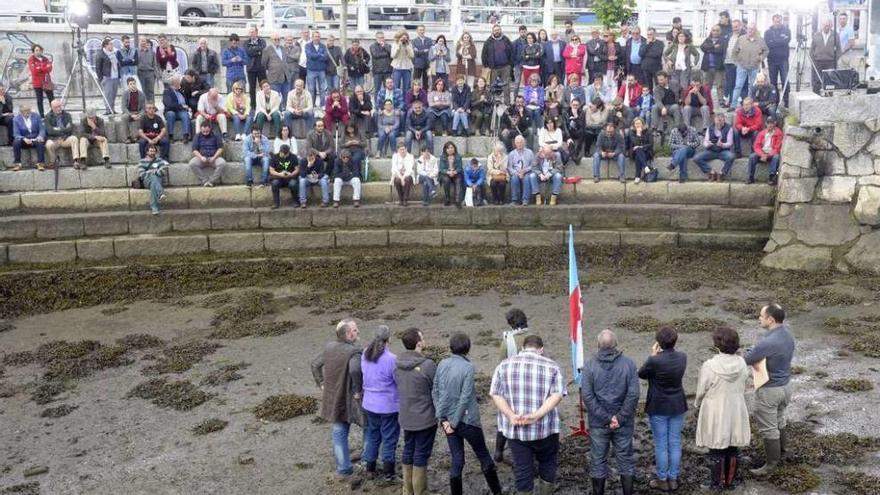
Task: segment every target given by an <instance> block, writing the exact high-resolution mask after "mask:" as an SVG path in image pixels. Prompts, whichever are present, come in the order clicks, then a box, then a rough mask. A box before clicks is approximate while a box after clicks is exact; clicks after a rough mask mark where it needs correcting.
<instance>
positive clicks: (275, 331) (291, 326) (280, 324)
mask: <svg viewBox="0 0 880 495" xmlns="http://www.w3.org/2000/svg"><path fill="white" fill-rule="evenodd" d="M299 326H300V325H299V323H297V322H295V321H286V320H285V321H265V320H257V321H250V322H239V323H226V324H223V325H221V326H220V327H218V328H217V329H216V330H214V331H213V332H211V333H210V334H209V335H208V338H211V339H230V340H234V339H241V338H244V337H277V336H278V335H284V334H286V333H290V332H292V331H294V330H296V329H297V328H299Z"/></svg>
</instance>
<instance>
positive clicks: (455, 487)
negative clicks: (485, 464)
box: [449, 478, 464, 495]
mask: <svg viewBox="0 0 880 495" xmlns="http://www.w3.org/2000/svg"><path fill="white" fill-rule="evenodd" d="M449 493H450V495H462V494H463V493H464V487H463V486H462V483H461V478H449Z"/></svg>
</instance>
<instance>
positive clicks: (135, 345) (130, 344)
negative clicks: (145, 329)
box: [116, 333, 165, 351]
mask: <svg viewBox="0 0 880 495" xmlns="http://www.w3.org/2000/svg"><path fill="white" fill-rule="evenodd" d="M116 343H117V344H118V345H119V346H121V347H123V348H124V349H127V350H130V351H131V350H142V349H153V348H155V347H162V346H163V345H165V341H164V340H162V339H160V338H159V337H156V336H154V335H149V334H145V333H133V334H129V335H126V336H125V337H121V338H118V339H116Z"/></svg>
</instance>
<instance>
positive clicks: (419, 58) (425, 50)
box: [403, 25, 434, 89]
mask: <svg viewBox="0 0 880 495" xmlns="http://www.w3.org/2000/svg"><path fill="white" fill-rule="evenodd" d="M433 46H434V40H432V39H431V38H429V37H427V36H425V26H423V25H419V26H416V37H415V38H413V40H412V47H413V80H421V81H422V87H423V88H429V87H430V85H429V84H428V67H429V66H430V65H431V63H430V61H429V59H430V57H431V47H433ZM403 89H407V88H403Z"/></svg>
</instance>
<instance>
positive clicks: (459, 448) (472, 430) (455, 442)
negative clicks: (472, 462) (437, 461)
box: [446, 423, 495, 478]
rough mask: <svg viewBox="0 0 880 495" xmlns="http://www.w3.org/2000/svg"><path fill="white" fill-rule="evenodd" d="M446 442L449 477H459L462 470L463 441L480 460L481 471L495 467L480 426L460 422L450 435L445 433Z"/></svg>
mask: <svg viewBox="0 0 880 495" xmlns="http://www.w3.org/2000/svg"><path fill="white" fill-rule="evenodd" d="M446 442H447V443H448V444H449V455H450V456H451V457H452V461H451V463H450V466H449V477H450V478H461V472H462V471H463V470H464V442H467V443H468V444H470V446H471V449H472V450H473V451H474V454H475V455H476V456H477V459H478V460H479V461H480V470H481V471H482V472H484V473H485V472H486V471H490V470H492V469H495V461H493V460H492V454H490V453H489V449H488V448H487V447H486V438H485V437H484V436H483V429H482V428H479V427H476V426H471V425H469V424H465V423H461V424H460V425H458V428H456V429H455V432H454V433H453V434H452V435H446Z"/></svg>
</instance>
